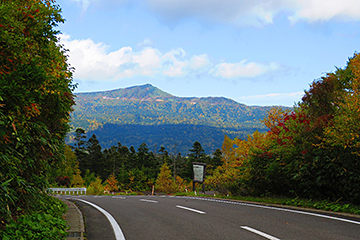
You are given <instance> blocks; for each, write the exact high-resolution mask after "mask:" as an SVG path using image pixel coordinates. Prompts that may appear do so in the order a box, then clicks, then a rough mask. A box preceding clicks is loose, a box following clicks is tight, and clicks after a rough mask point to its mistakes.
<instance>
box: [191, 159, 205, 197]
mask: <svg viewBox="0 0 360 240" xmlns="http://www.w3.org/2000/svg"><path fill="white" fill-rule="evenodd" d="M193 171H194V180H193V191H194V192H195V183H196V182H198V183H202V190H203V193H204V194H205V184H204V180H205V172H206V164H205V163H198V162H193Z"/></svg>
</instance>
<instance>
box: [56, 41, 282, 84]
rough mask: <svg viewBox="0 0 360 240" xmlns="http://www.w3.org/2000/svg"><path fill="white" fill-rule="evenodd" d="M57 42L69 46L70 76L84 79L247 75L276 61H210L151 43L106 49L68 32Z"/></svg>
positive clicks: (266, 69) (275, 66)
mask: <svg viewBox="0 0 360 240" xmlns="http://www.w3.org/2000/svg"><path fill="white" fill-rule="evenodd" d="M60 42H61V44H63V45H64V47H65V48H66V49H69V52H68V54H69V63H70V65H71V66H72V67H74V68H75V73H74V78H75V79H79V80H85V81H86V80H92V81H101V80H118V79H121V78H129V77H134V76H146V77H159V76H160V77H185V76H190V75H193V74H195V75H196V76H200V75H202V76H205V77H221V78H243V77H247V78H251V77H257V76H260V75H263V74H266V73H269V72H271V71H275V70H278V69H279V65H278V64H276V63H270V64H268V65H266V64H259V63H255V62H247V61H246V60H243V61H241V62H238V63H226V62H223V63H219V64H214V63H212V62H211V61H210V59H209V57H208V55H206V54H202V55H193V56H187V54H186V52H185V50H184V49H182V48H176V49H172V50H171V51H168V52H165V53H161V52H160V51H159V50H158V49H156V48H151V47H146V48H143V49H141V50H139V51H134V50H133V49H132V48H131V47H122V48H120V49H118V50H116V51H109V46H107V45H106V44H104V43H94V42H93V41H92V40H91V39H83V40H77V39H75V40H72V39H70V36H69V35H61V36H60Z"/></svg>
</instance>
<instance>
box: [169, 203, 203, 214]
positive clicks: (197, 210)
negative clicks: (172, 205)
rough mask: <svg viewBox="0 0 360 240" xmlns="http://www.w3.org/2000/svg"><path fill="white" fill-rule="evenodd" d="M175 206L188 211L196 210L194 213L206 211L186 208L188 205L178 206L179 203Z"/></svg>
mask: <svg viewBox="0 0 360 240" xmlns="http://www.w3.org/2000/svg"><path fill="white" fill-rule="evenodd" d="M176 207H177V208H182V209H185V210H188V211H192V212H196V213H200V214H206V212H203V211H200V210H196V209H193V208H188V207H184V206H180V205H176Z"/></svg>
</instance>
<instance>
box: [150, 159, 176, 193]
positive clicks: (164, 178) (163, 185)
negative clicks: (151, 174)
mask: <svg viewBox="0 0 360 240" xmlns="http://www.w3.org/2000/svg"><path fill="white" fill-rule="evenodd" d="M175 187H176V186H175V180H174V179H173V178H172V176H171V171H170V169H169V166H168V165H167V163H164V164H163V165H162V166H161V168H160V173H159V174H158V177H157V178H156V182H155V189H156V190H157V191H160V192H165V193H173V192H174V191H175Z"/></svg>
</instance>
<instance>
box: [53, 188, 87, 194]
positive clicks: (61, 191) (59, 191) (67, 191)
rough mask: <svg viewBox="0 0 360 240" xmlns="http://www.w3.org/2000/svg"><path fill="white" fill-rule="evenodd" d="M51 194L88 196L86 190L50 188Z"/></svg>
mask: <svg viewBox="0 0 360 240" xmlns="http://www.w3.org/2000/svg"><path fill="white" fill-rule="evenodd" d="M49 191H50V193H56V194H77V195H81V194H83V195H86V188H49Z"/></svg>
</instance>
